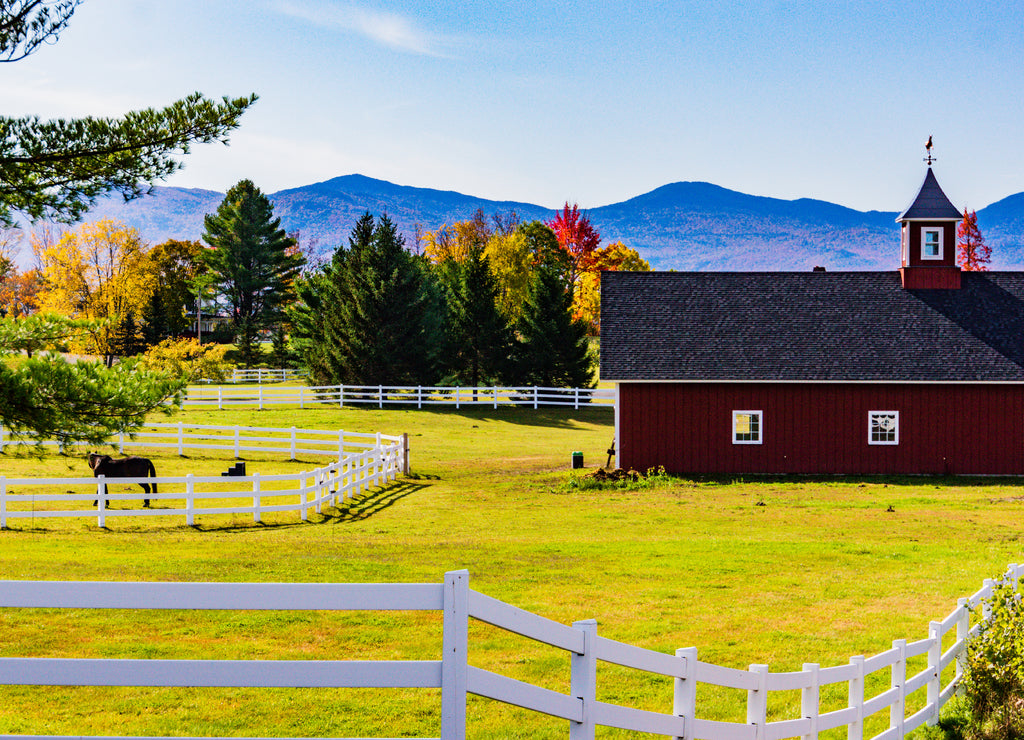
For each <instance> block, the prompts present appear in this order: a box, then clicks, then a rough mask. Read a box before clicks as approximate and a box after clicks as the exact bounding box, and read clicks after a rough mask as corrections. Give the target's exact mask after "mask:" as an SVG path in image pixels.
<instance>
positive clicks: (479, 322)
mask: <svg viewBox="0 0 1024 740" xmlns="http://www.w3.org/2000/svg"><path fill="white" fill-rule="evenodd" d="M437 273H438V277H439V282H440V283H441V285H442V287H443V289H444V296H445V300H446V302H447V304H448V337H447V342H448V349H447V355H448V369H449V379H450V380H451V382H453V383H457V384H465V385H470V386H472V387H476V386H479V385H491V384H493V383H499V382H504V381H505V380H506V379H508V378H509V377H510V374H511V373H510V371H511V354H512V330H511V328H510V327H509V325H508V321H507V320H506V319H505V317H504V315H503V314H502V313H501V310H500V308H499V307H498V286H497V283H496V282H495V280H494V275H493V274H492V273H491V269H490V266H489V264H488V260H487V256H486V255H485V254H484V246H483V245H482V244H480V245H476V246H474V247H472V248H471V249H470V250H469V251H468V253H467V255H466V256H465V258H464V259H463V260H461V261H458V262H456V261H455V260H452V259H448V260H445V261H444V262H442V263H441V264H439V265H438V267H437Z"/></svg>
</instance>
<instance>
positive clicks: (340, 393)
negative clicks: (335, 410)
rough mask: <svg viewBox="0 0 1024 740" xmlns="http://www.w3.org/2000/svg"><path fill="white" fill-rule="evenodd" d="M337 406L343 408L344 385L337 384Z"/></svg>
mask: <svg viewBox="0 0 1024 740" xmlns="http://www.w3.org/2000/svg"><path fill="white" fill-rule="evenodd" d="M338 407H339V408H345V386H344V385H339V386H338Z"/></svg>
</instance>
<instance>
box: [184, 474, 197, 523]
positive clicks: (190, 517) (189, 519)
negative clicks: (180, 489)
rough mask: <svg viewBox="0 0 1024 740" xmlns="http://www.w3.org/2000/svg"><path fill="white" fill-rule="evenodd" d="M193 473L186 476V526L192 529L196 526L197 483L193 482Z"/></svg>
mask: <svg viewBox="0 0 1024 740" xmlns="http://www.w3.org/2000/svg"><path fill="white" fill-rule="evenodd" d="M193 477H194V476H193V474H192V473H186V475H185V525H186V526H188V527H192V526H194V525H195V521H196V516H195V507H196V504H195V498H194V497H195V490H196V489H195V486H196V484H195V482H194V481H193V480H192V478H193Z"/></svg>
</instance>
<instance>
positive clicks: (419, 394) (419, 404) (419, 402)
mask: <svg viewBox="0 0 1024 740" xmlns="http://www.w3.org/2000/svg"><path fill="white" fill-rule="evenodd" d="M416 408H418V409H421V408H423V386H422V385H418V386H416ZM2 449H3V448H2V447H0V450H2Z"/></svg>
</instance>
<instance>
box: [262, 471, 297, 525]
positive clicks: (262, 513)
mask: <svg viewBox="0 0 1024 740" xmlns="http://www.w3.org/2000/svg"><path fill="white" fill-rule="evenodd" d="M300 485H301V482H300ZM260 498H261V496H260V474H259V473H253V474H252V508H253V511H252V520H253V522H254V523H256V524H259V523H260V519H262V514H263V512H261V511H260V504H261V501H260Z"/></svg>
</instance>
